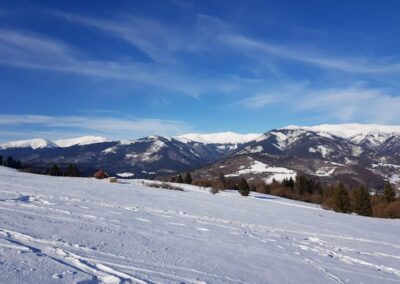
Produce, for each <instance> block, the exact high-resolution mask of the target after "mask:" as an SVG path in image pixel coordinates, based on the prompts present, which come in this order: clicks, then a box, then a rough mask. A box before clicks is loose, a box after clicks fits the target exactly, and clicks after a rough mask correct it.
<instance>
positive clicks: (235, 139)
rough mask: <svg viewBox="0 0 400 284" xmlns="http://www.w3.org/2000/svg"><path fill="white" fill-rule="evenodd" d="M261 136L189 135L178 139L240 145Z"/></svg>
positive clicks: (227, 133)
mask: <svg viewBox="0 0 400 284" xmlns="http://www.w3.org/2000/svg"><path fill="white" fill-rule="evenodd" d="M260 135H261V134H256V133H249V134H239V133H234V132H221V133H208V134H199V133H189V134H184V135H181V136H177V137H176V138H178V139H182V140H183V141H185V140H190V141H195V142H200V143H204V144H238V143H246V142H249V141H251V140H254V139H257V137H259V136H260Z"/></svg>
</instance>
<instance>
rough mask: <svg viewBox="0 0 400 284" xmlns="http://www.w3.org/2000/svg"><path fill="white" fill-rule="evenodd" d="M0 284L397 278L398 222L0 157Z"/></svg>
mask: <svg viewBox="0 0 400 284" xmlns="http://www.w3.org/2000/svg"><path fill="white" fill-rule="evenodd" d="M0 212H1V213H0V283H79V282H81V281H82V283H398V282H399V281H400V261H399V259H400V245H399V241H398V236H399V235H400V221H399V220H382V219H373V218H367V217H359V216H354V215H347V214H338V213H334V212H330V211H325V210H322V209H319V208H317V207H315V205H309V204H305V203H301V202H295V201H289V200H285V199H282V198H278V197H274V196H268V195H258V194H254V193H252V194H251V196H250V197H248V198H246V197H241V196H239V195H238V193H237V192H230V191H227V192H223V193H219V194H217V195H212V194H210V193H209V192H208V191H207V190H206V189H201V188H197V187H194V186H185V191H184V192H181V191H170V190H163V189H156V188H148V187H146V186H143V185H141V184H140V183H138V182H135V181H128V180H124V182H123V183H120V184H109V183H108V182H107V181H101V180H93V179H84V178H64V177H49V176H38V175H31V174H25V173H19V172H16V171H13V170H11V169H7V168H2V167H0Z"/></svg>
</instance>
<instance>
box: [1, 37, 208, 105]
mask: <svg viewBox="0 0 400 284" xmlns="http://www.w3.org/2000/svg"><path fill="white" fill-rule="evenodd" d="M0 64H6V65H11V66H15V67H21V68H29V69H39V70H49V71H57V72H67V73H73V74H80V75H84V76H94V77H100V78H104V79H119V80H125V81H126V82H128V83H130V84H132V83H140V84H145V85H148V86H151V87H156V88H161V89H163V90H170V91H172V92H175V93H178V94H183V95H190V96H193V97H197V96H198V95H199V94H201V93H202V92H203V91H204V86H207V84H204V81H202V79H201V78H196V77H190V76H187V75H185V74H181V73H180V72H178V71H176V70H172V69H170V68H167V67H165V66H161V65H153V64H143V63H131V62H130V63H120V62H116V61H94V60H88V59H86V58H84V57H83V55H82V54H81V53H80V52H79V50H76V49H74V48H73V47H71V46H69V45H67V44H65V43H61V42H59V41H56V40H53V39H50V38H47V37H44V36H41V35H37V34H32V33H26V32H21V31H14V30H0Z"/></svg>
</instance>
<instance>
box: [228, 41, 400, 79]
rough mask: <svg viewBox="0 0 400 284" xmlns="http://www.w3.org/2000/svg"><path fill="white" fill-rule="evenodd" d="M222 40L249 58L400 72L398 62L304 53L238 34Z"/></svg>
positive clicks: (342, 68)
mask: <svg viewBox="0 0 400 284" xmlns="http://www.w3.org/2000/svg"><path fill="white" fill-rule="evenodd" d="M223 38H224V40H225V42H226V43H229V44H230V45H231V47H233V48H236V49H238V50H241V51H242V52H244V53H246V54H247V55H249V56H254V54H258V55H266V54H268V55H273V56H276V57H279V58H284V59H287V60H294V61H298V62H303V63H306V64H312V65H314V66H317V67H320V68H323V69H333V70H338V71H344V72H353V73H397V72H400V62H395V63H389V64H385V63H382V62H381V61H382V60H377V59H373V58H372V59H371V58H357V57H352V58H341V57H335V56H327V55H325V56H324V55H322V54H320V53H319V52H316V51H313V52H312V51H309V50H308V51H306V50H304V49H301V48H300V47H296V48H295V47H294V46H285V45H279V44H274V43H269V42H266V41H262V40H256V39H252V38H250V37H246V36H243V35H239V34H230V35H225V36H224V37H223Z"/></svg>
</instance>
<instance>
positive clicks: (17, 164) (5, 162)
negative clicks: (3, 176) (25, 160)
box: [0, 156, 22, 169]
mask: <svg viewBox="0 0 400 284" xmlns="http://www.w3.org/2000/svg"><path fill="white" fill-rule="evenodd" d="M0 165H2V166H5V167H9V168H13V169H20V168H22V163H21V161H19V160H15V159H14V158H13V157H12V156H8V157H7V159H6V158H3V156H0Z"/></svg>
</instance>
